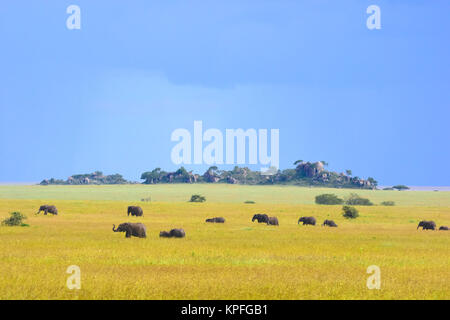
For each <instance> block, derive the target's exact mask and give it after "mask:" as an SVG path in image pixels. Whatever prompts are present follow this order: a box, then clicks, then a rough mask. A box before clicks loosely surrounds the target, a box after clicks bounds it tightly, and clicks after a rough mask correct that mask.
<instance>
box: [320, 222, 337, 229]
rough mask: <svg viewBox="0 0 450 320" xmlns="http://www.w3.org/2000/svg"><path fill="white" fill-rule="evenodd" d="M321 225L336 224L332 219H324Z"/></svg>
mask: <svg viewBox="0 0 450 320" xmlns="http://www.w3.org/2000/svg"><path fill="white" fill-rule="evenodd" d="M322 226H329V227H337V224H336V223H335V222H334V221H333V220H325V221H324V222H323V224H322Z"/></svg>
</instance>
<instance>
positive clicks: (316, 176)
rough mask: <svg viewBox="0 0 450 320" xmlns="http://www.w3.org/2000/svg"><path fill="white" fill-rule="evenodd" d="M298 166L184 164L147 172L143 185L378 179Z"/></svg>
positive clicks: (365, 183)
mask: <svg viewBox="0 0 450 320" xmlns="http://www.w3.org/2000/svg"><path fill="white" fill-rule="evenodd" d="M294 165H295V168H292V169H285V170H276V171H274V172H273V174H271V175H267V174H262V173H261V172H260V171H252V170H250V169H249V168H247V167H238V166H236V167H234V168H233V169H232V170H220V169H219V168H218V167H217V166H211V167H210V168H208V170H206V171H205V172H204V173H203V174H202V175H199V174H195V173H193V172H192V171H187V170H186V169H185V168H184V167H181V168H179V169H178V170H176V171H174V172H166V171H164V170H161V168H156V169H154V170H152V171H147V172H144V173H143V174H142V175H141V179H142V180H144V182H143V183H144V184H158V183H228V184H247V185H271V184H286V185H299V186H326V187H334V188H361V189H375V188H376V187H377V185H378V182H377V181H376V180H375V179H373V178H371V177H369V178H367V179H362V178H360V177H357V176H352V172H351V170H346V172H345V173H337V172H333V171H328V170H326V169H325V167H326V166H328V164H327V163H326V162H325V161H318V162H309V161H307V162H305V161H303V160H298V161H296V162H295V163H294Z"/></svg>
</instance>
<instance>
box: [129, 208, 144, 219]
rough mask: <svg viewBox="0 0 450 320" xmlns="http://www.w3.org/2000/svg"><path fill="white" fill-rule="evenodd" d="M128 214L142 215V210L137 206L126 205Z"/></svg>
mask: <svg viewBox="0 0 450 320" xmlns="http://www.w3.org/2000/svg"><path fill="white" fill-rule="evenodd" d="M127 213H128V216H130V213H131V215H132V216H136V217H141V216H143V215H144V211H142V208H141V207H137V206H129V207H128V212H127Z"/></svg>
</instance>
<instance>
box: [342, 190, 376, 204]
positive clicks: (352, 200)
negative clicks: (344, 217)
mask: <svg viewBox="0 0 450 320" xmlns="http://www.w3.org/2000/svg"><path fill="white" fill-rule="evenodd" d="M345 204H348V205H351V206H372V205H373V203H372V202H370V200H369V199H367V198H362V197H360V196H358V195H357V194H356V193H350V196H349V197H348V198H347V200H346V201H345Z"/></svg>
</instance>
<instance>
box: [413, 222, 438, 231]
mask: <svg viewBox="0 0 450 320" xmlns="http://www.w3.org/2000/svg"><path fill="white" fill-rule="evenodd" d="M420 227H422V230H435V229H436V223H435V222H434V221H424V220H423V221H420V222H419V225H418V226H417V229H419V228H420Z"/></svg>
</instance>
